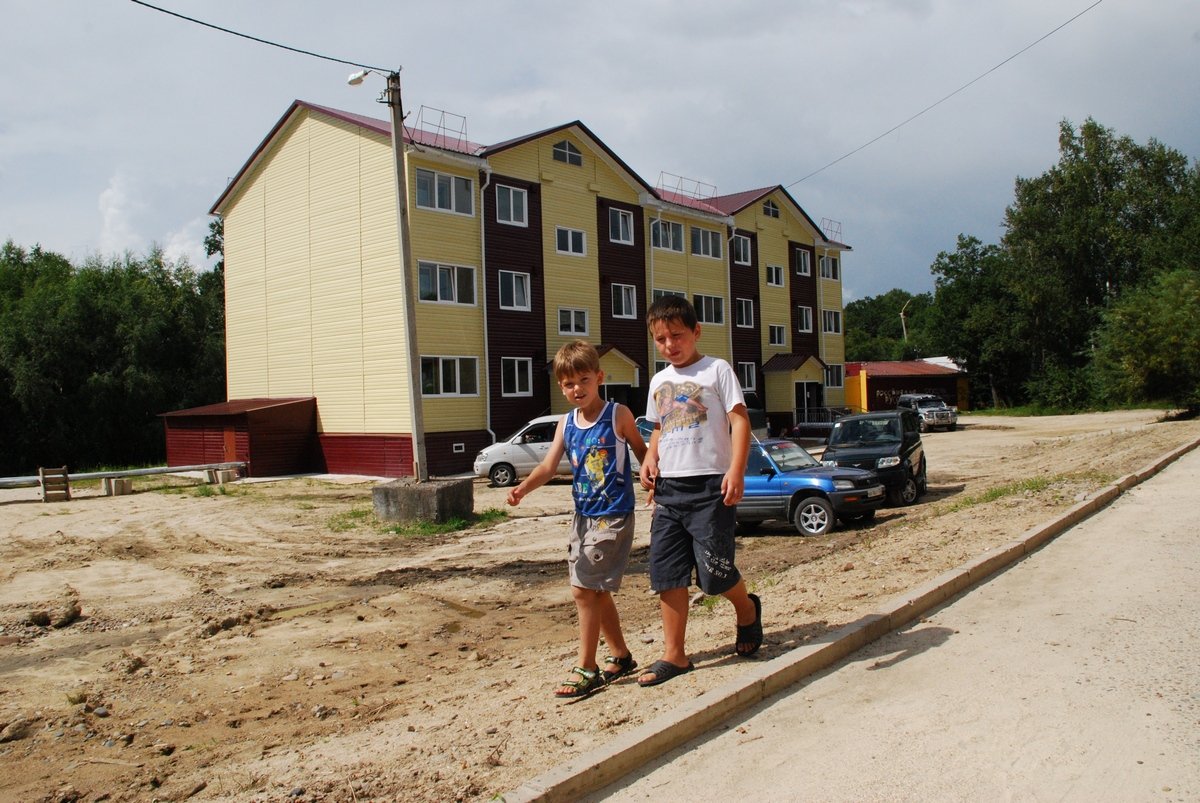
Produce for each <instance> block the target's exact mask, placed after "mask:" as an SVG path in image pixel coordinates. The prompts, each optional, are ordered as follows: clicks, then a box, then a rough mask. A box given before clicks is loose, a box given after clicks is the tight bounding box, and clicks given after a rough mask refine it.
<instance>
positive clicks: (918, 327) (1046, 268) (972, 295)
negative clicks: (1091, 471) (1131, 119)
mask: <svg viewBox="0 0 1200 803" xmlns="http://www.w3.org/2000/svg"><path fill="white" fill-rule="evenodd" d="M1003 229H1004V231H1003V235H1002V236H1001V238H1000V242H998V243H984V242H983V241H981V240H980V239H979V238H977V237H974V236H970V235H966V234H960V235H959V237H958V241H957V244H956V247H955V249H954V250H953V251H942V252H941V253H939V254H938V255H937V257H936V259H934V261H933V264H932V265H931V267H930V271H931V273H932V274H933V277H934V290H933V292H931V293H918V294H911V293H908V292H906V291H904V290H900V289H895V290H890V291H888V292H886V293H883V294H881V295H878V296H874V297H869V298H864V299H861V300H858V301H854V302H851V303H850V304H848V305H847V306H846V332H847V334H846V359H847V360H849V361H859V360H902V359H914V358H917V357H926V356H941V355H945V356H949V357H952V358H954V359H955V360H957V361H959V362H960V363H962V364H964V365H965V367H966V369H967V371H968V373H969V376H970V380H971V387H972V396H973V401H974V402H975V403H977V404H980V405H983V406H995V407H1008V406H1017V405H1029V406H1032V407H1035V408H1042V409H1052V410H1077V409H1083V408H1088V407H1097V406H1100V407H1103V406H1119V405H1127V404H1159V403H1161V404H1169V405H1171V406H1175V407H1186V408H1190V409H1192V410H1195V409H1196V408H1197V407H1198V406H1200V326H1198V325H1197V322H1200V257H1198V254H1200V166H1198V165H1197V164H1196V163H1195V162H1193V161H1191V160H1189V159H1188V157H1187V156H1186V155H1184V154H1183V153H1180V152H1179V151H1176V150H1174V149H1172V148H1169V147H1167V146H1165V145H1163V144H1162V143H1160V142H1158V141H1156V140H1153V139H1151V140H1150V141H1149V142H1148V143H1146V144H1144V145H1143V144H1139V143H1137V142H1135V141H1134V140H1132V139H1131V138H1129V137H1127V136H1118V135H1117V134H1116V133H1115V132H1113V131H1112V130H1111V129H1108V128H1105V127H1104V126H1102V125H1100V124H1099V123H1097V122H1096V121H1095V120H1093V119H1091V118H1089V119H1088V120H1087V121H1086V122H1085V123H1084V124H1083V125H1082V126H1079V127H1078V128H1076V127H1075V126H1074V125H1072V124H1071V123H1070V122H1068V121H1064V122H1062V123H1061V124H1060V128H1059V160H1058V163H1057V164H1055V165H1054V166H1053V167H1051V168H1050V169H1049V170H1047V171H1046V172H1045V173H1043V174H1042V175H1040V176H1037V177H1034V178H1018V179H1017V180H1016V183H1015V192H1014V199H1013V201H1012V203H1011V204H1010V205H1009V206H1008V207H1007V209H1006V210H1005V213H1004V226H1003ZM901 311H903V312H904V318H903V319H902V318H901V316H900V313H901Z"/></svg>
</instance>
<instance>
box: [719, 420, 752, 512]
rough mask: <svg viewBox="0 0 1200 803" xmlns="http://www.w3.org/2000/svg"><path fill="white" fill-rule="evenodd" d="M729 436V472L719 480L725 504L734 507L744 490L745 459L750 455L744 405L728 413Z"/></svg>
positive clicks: (748, 431) (747, 424)
mask: <svg viewBox="0 0 1200 803" xmlns="http://www.w3.org/2000/svg"><path fill="white" fill-rule="evenodd" d="M729 434H730V437H731V438H732V440H733V444H732V446H733V449H732V452H731V454H730V457H729V470H728V471H726V472H725V477H724V478H723V479H722V480H721V490H722V491H723V492H724V493H725V504H726V505H729V506H733V505H736V504H737V503H738V502H740V501H741V499H742V493H743V492H744V491H745V489H746V458H747V457H748V456H749V454H750V416H749V415H748V414H747V413H746V405H744V404H739V405H738V406H736V407H734V408H733V409H732V410H730V411H729Z"/></svg>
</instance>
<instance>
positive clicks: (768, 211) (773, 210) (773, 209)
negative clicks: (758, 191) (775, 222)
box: [762, 198, 779, 218]
mask: <svg viewBox="0 0 1200 803" xmlns="http://www.w3.org/2000/svg"><path fill="white" fill-rule="evenodd" d="M762 210H763V214H764V215H766V216H767V217H773V218H778V217H779V205H778V204H776V203H775V202H774V201H772V200H771V199H770V198H768V199H767V200H765V201H763V205H762Z"/></svg>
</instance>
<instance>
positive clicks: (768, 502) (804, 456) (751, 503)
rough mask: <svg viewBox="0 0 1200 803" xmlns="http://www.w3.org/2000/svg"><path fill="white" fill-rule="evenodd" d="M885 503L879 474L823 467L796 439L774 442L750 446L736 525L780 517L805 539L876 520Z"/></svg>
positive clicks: (778, 439)
mask: <svg viewBox="0 0 1200 803" xmlns="http://www.w3.org/2000/svg"><path fill="white" fill-rule="evenodd" d="M883 501H884V489H883V485H882V484H881V483H880V482H879V478H878V477H876V476H875V474H874V472H871V471H863V470H861V469H857V468H837V467H833V468H830V467H827V466H822V465H821V464H820V463H819V462H817V460H816V459H815V458H813V456H812V455H810V454H809V453H808V452H807V451H805V449H804V447H802V446H800V445H798V444H797V443H795V442H794V441H790V440H784V439H782V438H769V439H767V440H764V441H755V442H754V443H751V444H750V454H749V457H748V460H747V462H746V490H745V493H744V494H743V495H742V501H741V502H738V506H737V521H738V524H739V525H742V526H747V525H753V524H759V523H761V522H763V521H766V520H767V519H781V520H783V521H790V522H792V524H794V525H795V526H796V529H797V530H798V531H799V532H800V534H801V535H825V534H826V533H828V532H829V531H830V530H832V529H833V525H834V523H835V521H836V520H837V519H841V520H843V521H857V520H860V519H869V518H872V517H873V516H874V515H875V511H876V510H878V509H879V506H880V505H882V504H883Z"/></svg>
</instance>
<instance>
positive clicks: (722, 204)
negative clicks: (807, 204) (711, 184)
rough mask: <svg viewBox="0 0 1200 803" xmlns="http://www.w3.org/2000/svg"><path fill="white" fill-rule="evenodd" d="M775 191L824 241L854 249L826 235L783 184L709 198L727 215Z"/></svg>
mask: <svg viewBox="0 0 1200 803" xmlns="http://www.w3.org/2000/svg"><path fill="white" fill-rule="evenodd" d="M774 192H780V193H783V197H785V198H787V199H788V202H789V203H791V205H792V206H793V207H795V209H796V211H797V212H799V213H800V216H801V217H803V218H804V219H805V220H806V221H808V225H810V226H812V230H813V233H814V234H815V235H817V236H818V237H820V238H821V241H822V242H823V243H825V244H827V245H830V246H832V247H834V248H838V249H840V250H843V251H853V250H854V249H853V248H851V247H850V246H848V245H846V244H845V243H839V242H838V241H837V240H831V239H829V238H828V237H826V236H825V232H823V231H821V227H820V226H818V225H817V222H816V221H815V220H813V219H812V218H811V217H809V215H808V212H805V211H804V207H802V206H801V205H800V204H799V203H797V202H796V199H795V198H793V197H792V194H791V193H790V192H788V191H787V188H786V187H784V186H783V185H782V184H776V185H775V186H773V187H760V188H759V189H757V190H745V191H743V192H735V193H732V194H730V195H718V196H717V197H715V198H709V199H708V202H709V203H710V204H712V205H714V206H716V207H717V208H718V209H720V210H721V211H722V212H723V213H724V214H726V215H736V214H737V213H738V212H741V211H742V210H743V209H745V208H746V207H748V206H750V205H751V204H755V203H758V202H759V201H761V200H762V199H763V198H766V197H767V196H768V195H770V194H771V193H774Z"/></svg>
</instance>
